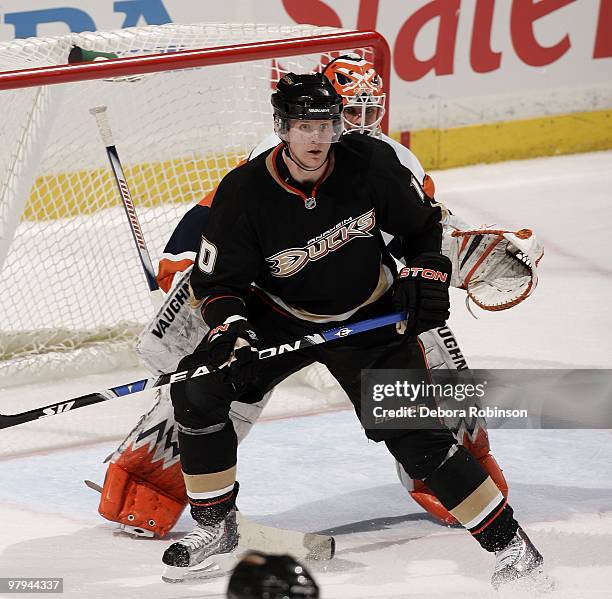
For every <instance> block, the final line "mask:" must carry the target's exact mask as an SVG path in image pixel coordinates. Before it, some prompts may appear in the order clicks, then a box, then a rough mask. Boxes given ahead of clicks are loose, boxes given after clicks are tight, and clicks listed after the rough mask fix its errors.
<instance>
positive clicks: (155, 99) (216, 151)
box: [0, 24, 365, 388]
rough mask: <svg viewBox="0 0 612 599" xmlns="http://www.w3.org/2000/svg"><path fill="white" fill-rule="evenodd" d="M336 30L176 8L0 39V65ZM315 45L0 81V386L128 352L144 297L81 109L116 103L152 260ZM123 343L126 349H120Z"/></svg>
mask: <svg viewBox="0 0 612 599" xmlns="http://www.w3.org/2000/svg"><path fill="white" fill-rule="evenodd" d="M330 31H334V30H330V29H329V28H318V27H312V26H279V25H277V26H272V25H245V24H240V25H234V24H200V25H174V24H172V25H163V26H150V27H142V28H132V29H123V30H119V31H113V32H94V33H82V34H70V35H66V36H62V37H54V38H45V39H28V40H18V41H12V42H8V43H4V44H0V69H2V70H15V69H24V68H31V67H38V66H46V65H56V64H65V63H66V62H67V60H68V54H69V52H70V49H71V48H72V47H73V46H74V45H77V46H79V47H80V48H83V49H84V50H91V51H96V52H112V53H114V54H116V55H117V56H118V57H125V56H136V55H143V54H151V53H164V52H175V51H177V50H183V49H194V48H208V47H213V46H220V45H228V44H235V43H244V42H247V41H261V40H270V39H281V38H292V37H301V36H310V35H318V34H322V33H329V32H330ZM336 31H339V30H336ZM362 52H364V53H365V50H364V51H362ZM335 55H337V54H335ZM327 58H328V59H329V55H328V57H327ZM322 61H323V62H326V60H325V53H324V52H323V55H322V53H317V54H316V55H308V56H306V55H304V56H297V57H292V58H282V56H279V59H278V60H276V59H275V60H260V61H255V62H239V63H234V64H227V65H222V66H216V67H206V68H201V69H186V70H177V71H168V72H159V73H155V74H150V75H145V76H134V77H124V78H120V79H115V80H112V81H109V80H97V81H87V82H81V83H72V84H61V85H54V86H49V87H46V88H27V89H19V90H9V91H3V92H2V93H1V94H0V107H1V109H2V112H3V114H4V115H5V118H3V119H2V125H1V127H2V139H3V148H4V151H3V152H0V269H1V270H0V276H1V278H2V282H3V287H2V288H3V292H2V294H0V322H1V323H2V324H1V325H0V327H1V331H0V388H2V387H7V386H9V385H14V384H22V383H23V382H24V381H25V382H32V380H33V379H34V378H35V377H37V376H43V377H48V376H52V375H53V376H64V375H66V374H68V373H69V372H72V371H73V370H75V369H76V370H79V368H80V367H82V365H83V364H86V368H87V370H88V371H90V372H91V370H92V369H94V367H95V368H97V369H98V370H105V369H108V368H114V367H116V365H117V363H119V362H120V363H121V364H122V365H129V364H130V362H131V363H132V364H133V363H134V360H135V359H134V358H133V355H132V352H131V351H130V348H131V344H132V342H133V340H134V338H135V336H136V335H137V334H138V332H139V330H140V328H141V327H142V325H143V324H144V323H145V322H146V321H147V320H148V319H149V318H150V316H151V313H152V308H151V303H150V299H149V296H148V289H147V286H146V283H145V279H144V275H143V273H142V270H141V267H140V263H139V259H138V255H137V253H136V250H135V248H134V247H133V242H132V239H131V234H130V230H129V227H128V224H127V222H126V218H125V215H124V213H123V208H122V207H121V205H120V204H119V200H118V194H117V191H116V189H115V186H114V180H113V178H112V174H111V171H110V168H109V166H108V162H107V158H106V153H105V150H104V147H103V145H102V142H101V140H100V138H99V134H98V131H97V128H96V125H95V121H94V119H93V117H92V116H91V115H90V114H89V109H90V108H91V107H93V106H96V105H99V104H106V105H108V107H109V108H108V115H109V120H110V124H111V126H112V129H113V133H114V137H115V143H116V145H117V148H118V151H119V155H120V158H121V161H122V163H123V167H124V170H125V172H126V176H127V179H128V183H129V185H130V187H131V191H132V195H133V197H134V201H135V204H136V207H137V211H138V216H139V219H140V222H141V225H142V229H143V232H144V235H145V238H146V242H147V245H148V247H149V251H150V253H151V257H152V259H153V263H154V264H156V263H157V261H158V259H159V257H160V255H161V252H162V249H163V247H164V244H165V242H166V241H167V239H168V236H169V234H170V233H171V231H172V229H173V228H174V226H175V225H176V223H177V222H178V219H179V218H180V217H181V216H182V215H183V214H184V213H185V211H186V210H187V209H188V208H189V207H190V206H191V205H192V204H193V203H194V202H196V201H199V200H200V199H201V198H202V197H203V196H204V195H205V194H206V193H207V192H208V191H210V190H211V189H212V188H213V187H214V186H215V185H216V184H217V183H218V181H219V180H220V178H221V177H222V176H223V175H224V174H225V173H226V172H227V171H228V169H230V168H231V167H232V166H234V165H235V164H236V163H237V162H238V161H239V160H240V159H241V158H243V157H244V156H245V155H246V153H248V151H249V150H250V149H251V148H252V147H253V146H255V145H256V144H257V143H258V142H259V141H260V140H261V139H262V138H263V137H265V136H266V135H267V134H269V132H270V130H271V126H272V125H271V123H272V119H271V109H270V93H271V88H272V83H271V82H272V81H275V80H276V79H277V78H278V75H279V72H280V73H282V72H285V71H288V70H295V71H297V72H309V71H312V70H314V69H316V68H317V67H318V65H320V64H321V62H322ZM8 115H10V118H7V116H8ZM228 233H231V232H228ZM118 350H125V353H124V354H121V356H122V357H121V358H119V359H118V358H117V354H116V352H117V351H118ZM113 352H115V355H114V357H113V355H112V354H113ZM77 358H78V359H77ZM75 363H76V364H77V366H74V364H75Z"/></svg>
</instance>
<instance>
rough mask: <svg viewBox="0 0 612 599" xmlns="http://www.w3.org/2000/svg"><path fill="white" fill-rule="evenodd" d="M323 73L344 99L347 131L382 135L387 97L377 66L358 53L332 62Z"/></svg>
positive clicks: (340, 57) (344, 55) (343, 56)
mask: <svg viewBox="0 0 612 599" xmlns="http://www.w3.org/2000/svg"><path fill="white" fill-rule="evenodd" d="M323 74H324V75H325V76H326V77H327V78H328V79H329V80H330V82H331V84H332V85H333V86H334V89H335V90H336V91H337V92H338V93H339V94H340V95H341V96H342V98H343V99H344V113H343V114H344V123H345V126H346V130H347V132H349V133H351V132H358V133H367V134H368V135H374V136H376V135H379V134H380V123H381V121H382V119H383V117H384V116H385V100H386V94H385V93H384V91H383V82H382V78H381V77H380V75H379V74H378V73H377V72H376V70H375V69H374V65H373V64H372V63H371V62H369V61H368V60H366V59H365V58H363V57H362V56H359V54H354V53H351V54H343V55H342V56H339V57H338V58H335V59H334V60H332V61H331V62H329V63H328V64H327V65H326V66H325V68H324V69H323Z"/></svg>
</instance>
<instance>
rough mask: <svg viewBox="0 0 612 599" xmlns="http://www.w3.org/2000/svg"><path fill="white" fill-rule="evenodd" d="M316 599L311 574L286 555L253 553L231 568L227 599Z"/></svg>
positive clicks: (316, 591)
mask: <svg viewBox="0 0 612 599" xmlns="http://www.w3.org/2000/svg"><path fill="white" fill-rule="evenodd" d="M262 597H266V598H267V599H318V597H319V587H318V586H317V583H316V582H315V581H314V579H313V577H312V576H311V575H310V572H308V570H306V568H304V567H303V566H301V565H300V564H299V563H298V562H297V561H295V559H293V558H292V557H291V556H289V555H266V554H264V553H259V552H256V551H253V552H251V553H248V554H247V555H246V556H245V557H243V558H242V560H240V562H239V563H238V565H237V566H236V567H235V568H234V571H233V572H232V575H231V576H230V579H229V585H228V587H227V598H228V599H261V598H262Z"/></svg>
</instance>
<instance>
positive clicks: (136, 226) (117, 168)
mask: <svg viewBox="0 0 612 599" xmlns="http://www.w3.org/2000/svg"><path fill="white" fill-rule="evenodd" d="M106 111H107V107H106V106H104V105H101V106H95V107H94V108H90V110H89V112H90V113H91V114H92V115H93V117H94V118H95V119H96V124H97V125H98V131H99V132H100V137H101V138H102V143H103V144H104V146H105V147H106V155H107V156H108V161H109V162H110V165H111V168H112V170H113V175H114V176H115V183H116V184H117V191H118V192H119V197H120V198H121V202H122V203H123V207H124V208H125V215H126V216H127V220H128V223H129V225H130V229H131V231H132V237H133V238H134V244H135V245H136V250H137V251H138V257H139V258H140V263H141V265H142V270H143V272H144V275H145V278H146V280H147V285H148V287H149V293H150V296H151V302H152V303H153V307H154V308H155V309H156V310H158V309H159V308H161V306H162V304H163V303H164V296H163V294H162V292H161V289H160V288H159V285H158V284H157V279H156V277H155V269H154V268H153V262H152V261H151V255H150V254H149V250H148V248H147V244H146V242H145V238H144V235H143V233H142V228H141V227H140V222H139V220H138V215H137V214H136V208H135V207H134V201H133V200H132V194H131V193H130V188H129V186H128V183H127V180H126V178H125V173H124V172H123V167H122V166H121V160H119V153H118V152H117V148H116V147H115V142H114V140H113V132H112V131H111V128H110V123H109V122H108V114H107V112H106Z"/></svg>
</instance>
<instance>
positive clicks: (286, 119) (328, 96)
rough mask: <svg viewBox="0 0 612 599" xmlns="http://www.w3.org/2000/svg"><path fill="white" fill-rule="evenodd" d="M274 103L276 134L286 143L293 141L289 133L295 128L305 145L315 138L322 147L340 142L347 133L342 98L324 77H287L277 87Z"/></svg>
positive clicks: (318, 75) (293, 75)
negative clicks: (343, 117) (343, 122)
mask: <svg viewBox="0 0 612 599" xmlns="http://www.w3.org/2000/svg"><path fill="white" fill-rule="evenodd" d="M271 100H272V106H273V107H274V132H275V133H276V134H277V135H278V136H279V137H280V138H281V139H282V140H283V141H284V142H287V143H288V142H289V141H290V139H289V130H290V129H291V128H292V127H294V128H295V129H296V130H297V131H298V132H299V135H300V136H302V137H303V138H304V141H307V140H308V139H310V138H313V137H314V138H316V140H317V141H318V142H319V143H335V142H337V141H339V140H340V137H341V135H342V133H343V130H344V127H343V124H342V110H343V103H342V97H341V96H340V95H339V94H338V92H337V91H336V90H335V89H334V87H333V85H332V84H331V83H330V82H329V80H328V79H327V78H326V77H324V76H323V75H321V73H317V74H315V75H296V74H295V73H288V74H287V75H284V76H283V77H281V79H280V80H279V82H278V83H277V85H276V92H275V93H273V94H272V98H271ZM294 141H295V140H294Z"/></svg>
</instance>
